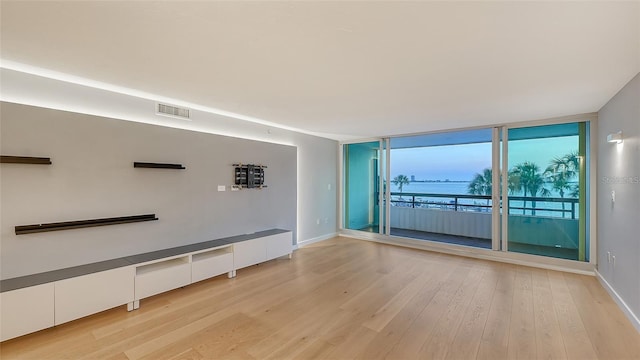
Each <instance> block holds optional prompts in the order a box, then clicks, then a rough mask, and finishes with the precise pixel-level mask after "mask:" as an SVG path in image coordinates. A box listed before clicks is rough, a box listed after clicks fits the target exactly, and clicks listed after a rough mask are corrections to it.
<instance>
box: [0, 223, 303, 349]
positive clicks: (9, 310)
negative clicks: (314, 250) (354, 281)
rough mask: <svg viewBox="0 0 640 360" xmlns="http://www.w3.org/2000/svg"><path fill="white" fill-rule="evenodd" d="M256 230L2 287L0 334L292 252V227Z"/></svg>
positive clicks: (133, 305) (133, 301)
mask: <svg viewBox="0 0 640 360" xmlns="http://www.w3.org/2000/svg"><path fill="white" fill-rule="evenodd" d="M256 234H258V235H256V236H255V237H254V236H251V235H244V236H243V237H240V238H236V239H235V240H233V241H232V242H230V243H227V244H224V245H222V246H214V247H210V248H204V249H198V250H195V251H190V252H183V253H179V254H172V255H170V256H166V257H161V258H156V259H154V260H151V261H146V262H138V263H133V264H130V265H127V266H117V267H114V268H112V269H108V270H104V271H98V272H93V273H89V274H84V275H81V276H72V277H68V278H64V279H58V280H55V281H51V282H47V283H44V284H38V285H34V286H25V287H21V288H17V289H12V290H10V291H4V290H3V292H1V293H0V304H1V306H2V316H1V318H0V325H1V326H0V329H1V331H0V340H1V341H4V340H8V339H11V338H14V337H18V336H22V335H25V334H28V333H31V332H35V331H38V330H42V329H46V328H48V327H51V326H54V325H59V324H63V323H65V322H68V321H72V320H75V319H78V318H81V317H84V316H87V315H91V314H95V313H97V312H100V311H103V310H107V309H110V308H114V307H117V306H121V305H125V304H126V305H127V309H128V310H129V311H131V310H134V309H137V308H138V307H139V306H140V300H141V299H144V298H147V297H150V296H153V295H156V294H160V293H162V292H165V291H169V290H173V289H176V288H179V287H183V286H187V285H189V284H192V283H195V282H198V281H201V280H205V279H209V278H211V277H214V276H218V275H222V274H225V273H227V274H228V277H230V278H231V277H234V276H235V271H236V270H237V269H241V268H244V267H247V266H251V265H255V264H258V263H261V262H264V261H267V260H271V259H275V258H278V257H281V256H285V255H289V256H290V255H291V252H292V250H293V246H292V233H291V232H290V231H281V230H272V231H266V232H263V234H266V235H265V236H261V234H260V233H256ZM203 244H204V243H203ZM197 245H198V244H196V245H192V246H197ZM174 252H175V251H174ZM146 255H147V254H142V255H139V256H143V257H144V256H146ZM133 258H136V257H135V256H133ZM120 264H122V262H120ZM40 275H42V274H40Z"/></svg>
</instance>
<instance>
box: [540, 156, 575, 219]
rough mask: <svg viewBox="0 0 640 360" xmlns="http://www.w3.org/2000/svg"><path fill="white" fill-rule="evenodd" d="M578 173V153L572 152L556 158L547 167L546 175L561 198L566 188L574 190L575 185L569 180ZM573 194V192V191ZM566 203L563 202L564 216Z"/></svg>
mask: <svg viewBox="0 0 640 360" xmlns="http://www.w3.org/2000/svg"><path fill="white" fill-rule="evenodd" d="M577 173H578V156H577V153H575V154H574V153H570V154H567V155H565V156H563V157H558V158H554V159H553V160H551V164H550V165H549V166H548V167H547V169H546V170H545V172H544V175H545V176H546V177H547V179H548V181H549V183H550V184H551V187H552V189H553V190H555V191H557V192H558V194H559V195H560V198H564V194H565V190H572V189H573V185H571V184H570V183H569V181H570V180H571V179H572V178H573V177H575V176H576V175H577ZM572 195H573V193H572ZM564 210H565V204H564V201H563V202H562V217H564V214H565V211H564Z"/></svg>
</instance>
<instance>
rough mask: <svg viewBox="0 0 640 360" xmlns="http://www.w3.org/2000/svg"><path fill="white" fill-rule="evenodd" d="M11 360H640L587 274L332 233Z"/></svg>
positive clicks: (14, 351) (89, 322) (23, 347)
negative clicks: (285, 256)
mask: <svg viewBox="0 0 640 360" xmlns="http://www.w3.org/2000/svg"><path fill="white" fill-rule="evenodd" d="M0 346H1V348H0V355H1V358H2V360H8V359H114V360H115V359H287V358H297V359H379V358H388V359H519V358H531V359H543V358H544V359H552V358H558V359H564V358H568V359H592V358H599V359H640V334H639V333H638V332H637V331H636V330H635V328H633V326H632V325H631V324H630V322H629V321H628V320H627V319H626V318H625V317H624V315H623V314H622V312H621V311H620V309H619V308H618V307H617V306H616V304H615V303H614V302H613V300H612V299H611V298H610V297H609V295H608V294H607V293H606V291H605V290H604V289H603V288H602V287H601V286H600V284H599V283H598V281H597V280H596V279H595V278H594V277H589V276H580V275H573V274H565V273H560V272H555V271H547V270H540V269H534V268H528V267H523V266H516V265H509V264H501V263H494V262H489V261H483V260H476V259H469V258H463V257H457V256H451V255H445V254H437V253H431V252H425V251H419V250H413V249H406V248H401V247H394V246H387V245H381V244H376V243H371V242H366V241H360V240H353V239H348V238H335V239H331V240H327V241H324V242H321V243H317V244H314V245H312V246H309V247H305V248H302V249H300V250H298V251H296V252H295V254H294V256H293V259H291V260H288V259H278V260H274V261H270V262H268V263H265V264H262V265H258V266H253V267H250V268H247V269H243V270H240V271H238V276H237V278H235V279H227V278H226V277H224V276H222V277H217V278H214V279H210V280H208V281H203V282H200V283H197V284H193V285H190V286H187V287H185V288H182V289H177V290H174V291H171V292H168V293H165V294H161V295H158V296H155V297H153V298H149V299H146V300H143V301H142V303H141V307H140V309H139V310H136V311H133V312H127V311H126V310H125V308H124V307H120V308H117V309H112V310H109V311H105V312H103V313H100V314H96V315H93V316H90V317H87V318H83V319H80V320H76V321H74V322H71V323H68V324H64V325H61V326H58V327H55V328H52V329H47V330H44V331H40V332H38V333H35V334H31V335H27V336H24V337H21V338H18V339H13V340H9V341H6V342H4V343H2V344H1V345H0Z"/></svg>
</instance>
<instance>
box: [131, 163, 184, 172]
mask: <svg viewBox="0 0 640 360" xmlns="http://www.w3.org/2000/svg"><path fill="white" fill-rule="evenodd" d="M133 167H134V168H149V169H174V170H184V169H186V168H185V167H184V166H182V164H162V163H149V162H137V161H136V162H134V163H133Z"/></svg>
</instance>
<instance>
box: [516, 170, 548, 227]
mask: <svg viewBox="0 0 640 360" xmlns="http://www.w3.org/2000/svg"><path fill="white" fill-rule="evenodd" d="M509 183H510V186H509V189H510V190H511V191H516V190H522V192H523V196H524V197H525V198H526V196H527V193H529V194H530V195H531V197H534V198H535V197H536V196H537V195H538V192H540V196H549V195H551V192H550V191H549V190H548V189H546V188H545V187H544V185H545V178H544V176H543V174H542V173H541V172H540V168H539V167H538V165H536V164H535V163H532V162H529V161H525V162H523V163H520V164H518V165H516V166H514V167H513V169H511V171H510V172H509ZM522 207H523V209H522V214H523V215H524V213H525V209H526V207H527V201H526V199H525V200H524V202H523V206H522ZM531 207H532V209H531V215H535V214H536V210H535V208H536V201H535V200H534V199H532V200H531Z"/></svg>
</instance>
